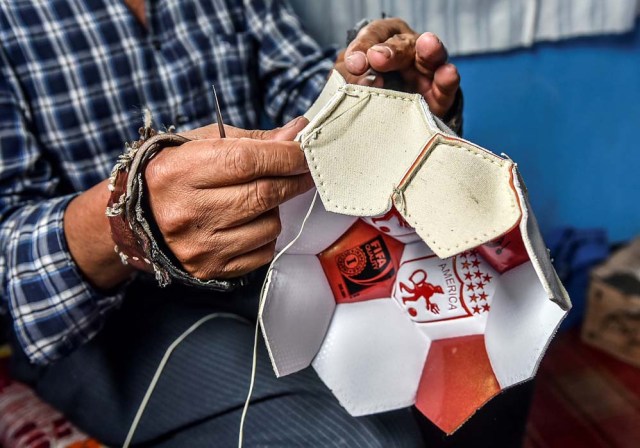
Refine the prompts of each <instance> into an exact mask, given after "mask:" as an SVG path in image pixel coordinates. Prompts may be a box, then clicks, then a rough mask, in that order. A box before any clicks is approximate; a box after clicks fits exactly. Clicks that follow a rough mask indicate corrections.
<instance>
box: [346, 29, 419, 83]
mask: <svg viewBox="0 0 640 448" xmlns="http://www.w3.org/2000/svg"><path fill="white" fill-rule="evenodd" d="M410 32H412V30H411V28H409V26H408V25H407V24H406V23H405V22H404V21H403V20H400V19H396V18H392V19H381V20H375V21H373V22H371V23H370V24H369V25H367V26H365V27H364V28H362V29H361V30H360V32H359V33H358V35H357V36H356V38H355V39H354V40H353V42H351V44H349V46H348V47H347V50H346V51H345V55H344V56H345V59H344V60H345V65H346V67H347V70H348V71H349V72H350V73H351V74H353V75H362V74H363V73H364V72H366V71H367V70H368V69H369V62H368V60H367V56H366V54H367V51H368V50H369V48H371V47H373V46H374V45H377V44H381V43H383V42H385V41H386V40H387V39H389V38H390V37H392V36H393V35H395V34H402V33H410Z"/></svg>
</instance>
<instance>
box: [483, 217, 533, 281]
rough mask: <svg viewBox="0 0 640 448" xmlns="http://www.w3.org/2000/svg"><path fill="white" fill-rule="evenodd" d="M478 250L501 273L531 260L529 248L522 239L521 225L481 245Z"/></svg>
mask: <svg viewBox="0 0 640 448" xmlns="http://www.w3.org/2000/svg"><path fill="white" fill-rule="evenodd" d="M478 252H479V253H480V255H482V258H484V259H485V260H486V261H487V262H488V263H489V264H490V265H491V266H492V267H493V269H495V270H496V271H498V272H499V273H501V274H502V273H503V272H506V271H508V270H509V269H513V268H515V267H516V266H520V265H521V264H522V263H525V262H527V261H529V254H527V249H526V247H525V246H524V242H523V241H522V235H521V234H520V228H519V227H516V228H514V229H513V230H512V231H510V232H509V233H507V234H505V235H502V236H501V237H500V238H498V239H496V240H493V241H491V242H489V243H486V244H483V245H482V246H479V247H478Z"/></svg>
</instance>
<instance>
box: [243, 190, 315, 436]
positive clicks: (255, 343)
mask: <svg viewBox="0 0 640 448" xmlns="http://www.w3.org/2000/svg"><path fill="white" fill-rule="evenodd" d="M317 198H318V190H316V191H315V193H314V194H313V199H312V200H311V205H310V206H309V209H308V210H307V213H306V214H305V216H304V219H303V220H302V224H301V225H300V230H299V231H298V234H297V235H296V236H295V238H294V239H293V240H291V242H290V243H289V244H287V245H286V246H285V247H284V249H282V250H281V251H280V252H278V254H276V256H275V257H274V258H273V261H272V262H271V264H270V265H269V269H268V270H267V275H266V276H265V278H264V282H263V283H262V288H261V289H260V301H259V304H258V319H257V320H256V331H255V335H254V338H253V361H252V363H251V381H250V383H249V392H248V393H247V399H246V400H245V402H244V408H243V409H242V416H241V417H240V431H239V432H238V448H242V442H243V437H244V422H245V420H246V418H247V411H248V410H249V402H250V401H251V394H252V393H253V386H254V385H255V382H256V369H257V366H258V333H259V329H260V314H261V313H262V307H263V305H264V293H265V290H266V287H267V284H268V283H269V279H270V277H271V273H272V272H273V267H274V265H275V263H276V261H278V259H279V258H280V257H281V256H282V254H284V253H285V252H286V251H287V250H289V249H290V248H291V246H293V245H294V244H295V242H296V241H298V238H300V235H302V230H303V229H304V226H305V224H306V223H307V221H308V220H309V217H310V216H311V212H312V211H313V207H314V206H315V204H316V199H317Z"/></svg>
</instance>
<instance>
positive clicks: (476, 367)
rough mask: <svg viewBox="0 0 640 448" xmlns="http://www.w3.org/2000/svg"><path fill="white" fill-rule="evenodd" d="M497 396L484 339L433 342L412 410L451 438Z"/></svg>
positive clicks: (468, 337)
mask: <svg viewBox="0 0 640 448" xmlns="http://www.w3.org/2000/svg"><path fill="white" fill-rule="evenodd" d="M499 392H500V385H499V384H498V380H497V379H496V377H495V375H494V373H493V369H492V368H491V363H490V362H489V356H488V355H487V350H486V348H485V345H484V336H483V335H475V336H463V337H459V338H448V339H440V340H438V341H433V342H432V343H431V347H430V348H429V354H428V355H427V361H426V362H425V368H424V370H423V371H422V377H421V378H420V385H419V387H418V393H417V396H416V407H417V408H418V410H420V412H422V413H423V414H424V415H425V416H426V417H427V418H428V419H429V420H431V421H432V422H433V423H435V424H436V426H438V428H440V429H442V430H443V431H444V432H445V433H447V434H451V433H452V432H454V431H455V430H456V429H458V428H459V427H460V425H462V424H463V423H464V422H466V421H467V420H468V419H469V417H471V416H472V415H473V414H474V413H475V412H476V411H477V410H478V409H480V408H481V407H482V405H484V404H485V403H486V402H487V401H489V400H490V399H491V398H493V397H494V396H496V395H497V394H498V393H499Z"/></svg>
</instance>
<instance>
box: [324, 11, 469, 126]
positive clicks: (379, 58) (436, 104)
mask: <svg viewBox="0 0 640 448" xmlns="http://www.w3.org/2000/svg"><path fill="white" fill-rule="evenodd" d="M335 68H336V70H338V71H339V72H340V74H341V75H342V76H344V78H345V79H346V80H347V82H348V83H351V84H360V85H368V86H374V87H384V78H383V76H381V75H380V74H379V73H386V72H394V71H397V72H398V73H399V74H400V75H401V77H402V79H403V81H404V84H405V85H404V86H403V87H404V88H403V90H404V91H407V92H414V93H420V94H421V95H422V96H423V97H424V99H425V100H426V101H427V104H428V105H429V108H430V109H431V111H432V112H433V113H434V114H435V115H437V116H439V117H441V118H443V117H445V116H446V115H447V112H449V109H450V108H451V106H452V105H453V103H454V100H455V98H456V93H457V91H458V89H459V87H460V75H459V74H458V70H457V69H456V67H455V66H454V65H453V64H451V63H448V62H447V50H446V48H445V47H444V45H443V44H442V42H441V41H440V39H438V37H437V36H436V35H435V34H433V33H423V34H418V33H416V32H415V31H413V30H412V29H411V28H409V25H407V24H406V22H404V21H403V20H401V19H395V18H394V19H380V20H375V21H373V22H371V23H370V24H369V25H367V26H366V27H364V28H362V30H360V32H359V33H358V35H357V36H356V38H355V39H354V40H353V42H351V44H350V45H349V46H348V47H347V49H346V50H345V51H343V52H342V53H340V55H339V56H338V60H337V61H336V66H335Z"/></svg>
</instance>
